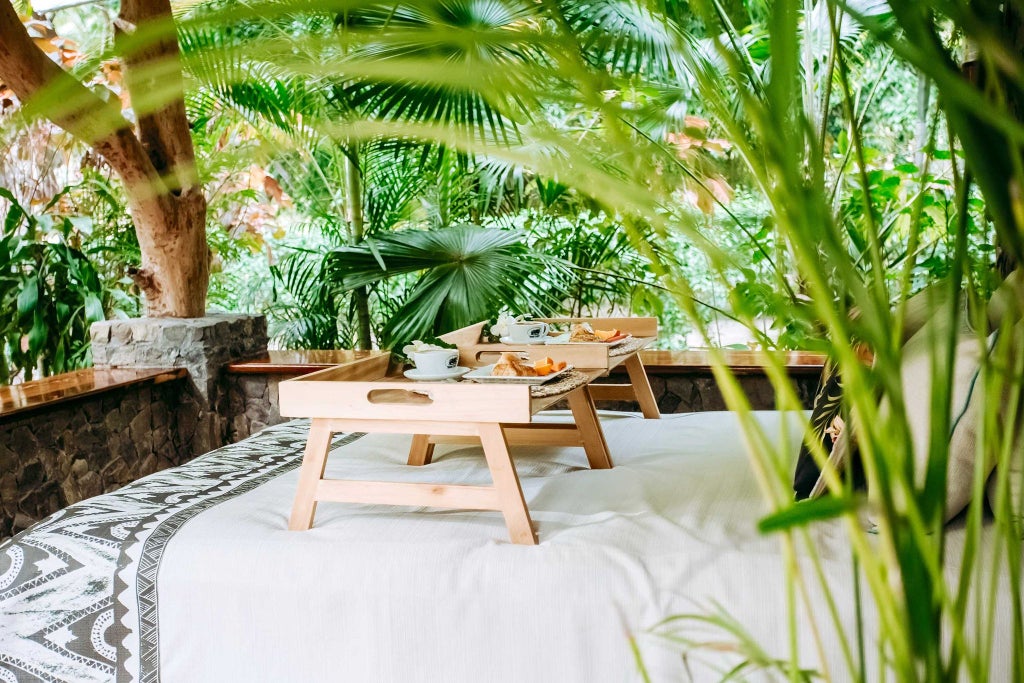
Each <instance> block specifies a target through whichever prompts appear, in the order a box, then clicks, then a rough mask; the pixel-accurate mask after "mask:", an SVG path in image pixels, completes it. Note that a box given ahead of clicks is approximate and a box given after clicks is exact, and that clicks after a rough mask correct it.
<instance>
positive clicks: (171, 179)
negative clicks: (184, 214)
mask: <svg viewBox="0 0 1024 683" xmlns="http://www.w3.org/2000/svg"><path fill="white" fill-rule="evenodd" d="M118 19H119V20H118V21H117V22H116V25H117V27H118V39H119V41H120V42H121V44H122V46H123V50H122V60H123V71H124V79H125V84H126V85H127V86H128V92H129V93H130V95H131V98H132V109H133V110H134V111H135V116H136V119H137V121H138V124H137V125H138V130H139V139H140V140H141V141H142V146H143V148H144V149H145V150H146V153H147V154H148V155H149V159H150V161H151V162H152V163H153V166H154V167H155V168H156V170H157V172H158V173H160V175H161V176H163V178H164V181H165V183H166V184H167V186H168V188H169V189H171V190H172V191H181V190H185V189H189V188H192V187H195V186H196V185H197V184H198V178H197V176H196V170H195V152H194V149H193V147H192V137H191V130H190V127H189V123H188V118H187V117H186V115H185V102H184V82H183V80H182V77H181V53H180V52H179V49H178V36H177V32H176V31H175V27H174V17H173V15H172V14H171V4H170V1H169V0H121V13H120V14H119V15H118ZM143 26H144V27H145V29H146V33H145V35H144V36H142V40H139V41H138V42H137V44H132V43H131V41H127V40H125V38H127V37H128V33H129V32H134V30H136V29H137V28H138V27H143Z"/></svg>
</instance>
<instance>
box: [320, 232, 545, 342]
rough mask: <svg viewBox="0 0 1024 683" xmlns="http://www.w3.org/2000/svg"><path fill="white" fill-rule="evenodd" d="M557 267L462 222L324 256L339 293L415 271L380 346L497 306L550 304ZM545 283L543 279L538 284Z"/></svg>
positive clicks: (473, 318)
mask: <svg viewBox="0 0 1024 683" xmlns="http://www.w3.org/2000/svg"><path fill="white" fill-rule="evenodd" d="M552 267H553V268H554V269H555V270H556V271H557V270H558V269H559V268H560V266H559V264H558V263H557V262H555V263H552V262H551V261H550V259H546V258H544V257H539V256H537V255H534V254H529V255H528V254H527V249H526V246H525V245H524V243H523V235H521V234H520V233H517V232H514V231H508V230H496V229H485V228H481V227H479V226H475V225H470V224H463V225H459V226H455V227H451V228H445V229H442V230H430V231H412V230H410V231H404V232H399V233H394V234H389V235H383V236H380V237H376V238H372V239H370V240H367V242H365V243H364V244H360V245H356V246H348V247H342V248H339V249H335V250H334V251H332V252H331V253H330V254H328V256H327V258H326V262H325V274H326V277H327V279H328V280H329V281H330V282H331V284H332V285H333V286H334V287H336V288H337V289H340V290H343V291H347V290H352V289H355V288H356V287H361V286H367V285H372V284H374V283H376V282H379V281H381V280H384V279H387V278H391V277H395V276H398V275H402V274H418V275H419V277H418V279H417V280H416V283H415V285H414V286H413V287H412V289H411V291H410V292H409V295H408V297H407V298H406V300H405V301H404V302H403V303H402V305H401V306H400V307H399V309H398V310H397V311H396V312H395V314H394V316H393V317H392V319H391V320H390V321H389V322H388V323H387V324H386V325H385V326H384V329H383V332H382V336H383V337H384V338H383V339H382V340H380V341H381V342H382V345H384V346H393V345H394V344H396V343H400V342H405V341H409V340H412V339H415V338H417V337H423V336H429V335H436V334H442V333H444V332H448V331H450V330H453V329H457V328H459V327H463V326H465V325H469V324H472V323H475V322H479V321H480V320H484V319H486V318H489V317H491V316H493V315H494V314H495V313H496V312H497V311H498V310H499V309H501V308H508V309H514V310H531V309H533V308H534V307H538V308H539V307H541V306H545V304H547V305H550V304H551V303H552V301H551V298H552V296H553V295H552V294H549V293H548V290H546V289H545V286H544V285H545V284H550V282H551V280H552V276H551V275H550V274H547V273H545V270H547V269H550V268H552ZM545 279H546V280H547V282H545Z"/></svg>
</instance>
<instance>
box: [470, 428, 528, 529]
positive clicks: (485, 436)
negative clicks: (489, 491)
mask: <svg viewBox="0 0 1024 683" xmlns="http://www.w3.org/2000/svg"><path fill="white" fill-rule="evenodd" d="M480 442H481V444H482V445H483V448H484V456H485V457H486V458H487V466H488V467H489V468H490V470H491V478H492V479H493V480H494V488H495V489H497V491H498V501H499V503H500V505H501V514H502V515H504V517H505V526H507V527H508V535H509V537H510V538H511V539H512V542H513V543H518V544H520V545H537V535H536V534H535V533H534V532H533V522H532V521H531V520H530V511H529V510H528V509H527V507H526V499H524V498H523V489H522V487H521V486H520V485H519V475H518V474H516V468H515V465H513V464H512V456H511V454H510V453H509V452H508V442H507V441H506V440H505V433H504V432H503V431H502V429H501V425H500V424H494V423H481V424H480Z"/></svg>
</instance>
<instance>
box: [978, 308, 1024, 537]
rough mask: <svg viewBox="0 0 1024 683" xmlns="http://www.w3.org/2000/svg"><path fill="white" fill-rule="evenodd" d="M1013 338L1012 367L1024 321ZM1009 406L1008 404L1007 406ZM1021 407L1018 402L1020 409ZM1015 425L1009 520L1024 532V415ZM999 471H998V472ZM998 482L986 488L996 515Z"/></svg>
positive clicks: (1023, 342) (1022, 342) (1022, 344)
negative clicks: (1015, 434)
mask: <svg viewBox="0 0 1024 683" xmlns="http://www.w3.org/2000/svg"><path fill="white" fill-rule="evenodd" d="M1011 334H1012V338H1011V340H1010V342H1009V347H1010V349H1011V353H1010V359H1009V362H1010V367H1014V366H1015V365H1016V358H1015V357H1014V356H1016V355H1017V354H1020V353H1021V352H1022V351H1024V322H1018V323H1017V324H1016V325H1015V326H1014V327H1013V328H1012V330H1011ZM1007 403H1008V401H1004V402H1003V405H1004V406H1007ZM1021 403H1024V397H1022V400H1021ZM1007 407H1008V406H1007ZM1020 409H1021V407H1020V405H1019V404H1018V410H1020ZM1006 412H1007V411H1006V409H1004V410H1003V415H1001V421H1002V424H1004V425H1005V424H1006V423H1007V422H1008V421H1009V417H1010V416H1009V415H1007V414H1006ZM1014 427H1015V429H1016V430H1017V436H1016V438H1015V439H1014V443H1013V446H1012V447H1011V451H1010V457H1009V461H1008V462H1007V472H1006V476H1008V477H1009V480H1008V482H1007V483H1008V487H1007V489H1008V493H1009V498H1010V500H1009V503H1010V517H1009V519H1008V520H1007V521H1008V522H1009V523H1010V524H1013V525H1015V526H1016V528H1017V529H1018V530H1020V531H1022V532H1024V415H1018V416H1017V419H1016V420H1015V421H1014ZM997 473H998V472H997ZM997 484H998V479H997V478H996V476H995V475H993V476H992V477H990V478H989V481H988V485H987V488H986V494H987V496H988V501H989V504H990V505H991V506H992V510H993V511H994V512H995V514H996V516H999V515H1001V514H1002V512H1003V509H1002V508H1000V507H999V505H998V499H997V493H998V492H997V488H998V487H997Z"/></svg>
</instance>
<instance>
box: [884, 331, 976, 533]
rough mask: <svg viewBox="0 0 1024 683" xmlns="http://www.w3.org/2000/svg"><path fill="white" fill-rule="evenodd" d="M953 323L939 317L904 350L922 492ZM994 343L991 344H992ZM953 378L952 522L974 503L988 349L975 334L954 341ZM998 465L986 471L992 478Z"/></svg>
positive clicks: (908, 413) (961, 335)
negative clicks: (937, 382) (939, 374)
mask: <svg viewBox="0 0 1024 683" xmlns="http://www.w3.org/2000/svg"><path fill="white" fill-rule="evenodd" d="M947 321H948V318H947V317H944V316H936V317H935V318H934V319H933V321H931V322H930V323H929V324H927V325H925V326H924V327H923V328H922V329H921V330H920V331H919V332H918V333H917V334H915V335H914V336H913V337H912V338H911V339H910V341H908V342H907V344H906V346H904V349H903V352H904V356H903V368H902V371H901V376H900V382H901V385H902V388H903V396H904V409H905V411H906V417H907V426H908V428H909V431H910V437H911V441H912V448H913V453H912V456H913V463H914V477H915V482H916V484H917V486H918V487H923V486H924V484H925V479H926V476H927V472H928V461H929V450H930V440H931V426H932V425H931V417H932V393H933V386H934V382H933V380H934V377H935V374H936V369H937V368H938V367H939V366H940V364H941V363H942V362H943V359H944V357H945V354H946V348H947V346H946V344H947V343H948V341H949V332H948V322H947ZM992 340H993V339H992V338H990V339H989V342H990V343H991V341H992ZM955 344H956V348H955V351H954V364H953V370H952V373H951V375H950V384H951V389H950V390H951V392H952V396H951V400H950V422H949V426H950V432H949V437H948V438H949V451H948V459H947V463H946V467H947V472H946V514H945V519H946V521H949V520H950V519H952V518H953V517H955V516H956V515H958V514H959V513H960V512H961V511H962V510H963V509H964V508H965V507H966V506H967V504H968V503H969V502H970V501H971V496H972V492H973V490H974V476H975V471H976V466H977V462H976V459H977V457H976V454H977V440H978V434H977V429H978V425H979V424H980V420H981V417H982V415H981V406H982V400H983V394H984V388H983V384H982V377H981V365H982V359H983V357H984V356H985V354H986V353H987V348H986V346H985V345H984V344H983V343H982V342H981V340H980V339H979V337H978V334H977V333H976V332H973V331H971V330H970V329H968V328H967V327H966V326H962V327H961V329H960V330H959V331H958V333H957V335H956V337H955ZM993 464H994V463H985V464H983V466H982V468H981V473H982V475H983V476H985V477H987V476H988V475H989V473H990V472H991V471H992V466H993Z"/></svg>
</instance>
